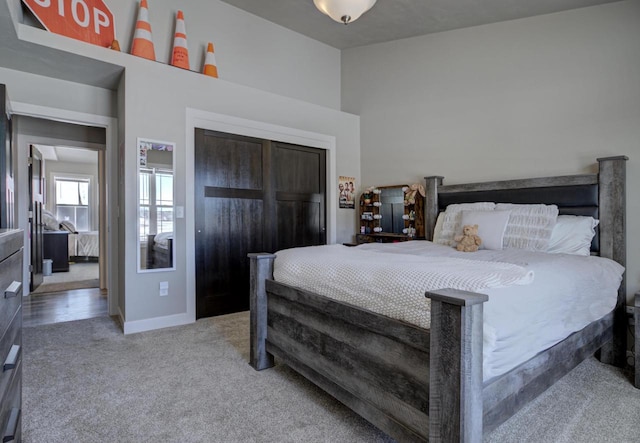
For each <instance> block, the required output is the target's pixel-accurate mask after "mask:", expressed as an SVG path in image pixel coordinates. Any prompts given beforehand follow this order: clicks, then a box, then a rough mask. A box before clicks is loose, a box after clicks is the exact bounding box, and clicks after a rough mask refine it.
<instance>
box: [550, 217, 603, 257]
mask: <svg viewBox="0 0 640 443" xmlns="http://www.w3.org/2000/svg"><path fill="white" fill-rule="evenodd" d="M598 223H600V220H596V219H595V218H593V217H585V216H580V215H559V216H558V219H557V220H556V225H555V226H554V227H553V232H552V233H551V239H550V240H549V248H548V249H547V252H551V253H554V254H574V255H591V241H592V240H593V237H594V236H595V235H596V226H598Z"/></svg>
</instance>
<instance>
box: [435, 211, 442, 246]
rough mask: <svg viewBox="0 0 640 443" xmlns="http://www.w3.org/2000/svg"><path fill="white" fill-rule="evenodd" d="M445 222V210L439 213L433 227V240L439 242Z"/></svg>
mask: <svg viewBox="0 0 640 443" xmlns="http://www.w3.org/2000/svg"><path fill="white" fill-rule="evenodd" d="M443 222H444V212H441V213H440V214H438V218H437V219H436V225H435V227H434V228H433V242H434V243H438V239H439V238H440V233H441V232H442V223H443Z"/></svg>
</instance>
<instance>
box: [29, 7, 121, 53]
mask: <svg viewBox="0 0 640 443" xmlns="http://www.w3.org/2000/svg"><path fill="white" fill-rule="evenodd" d="M22 2H23V3H24V4H25V5H27V7H28V8H29V9H30V10H31V12H33V14H34V15H35V16H36V18H37V19H38V20H39V21H40V23H42V26H44V27H45V29H46V30H47V31H49V32H53V33H55V34H61V35H65V36H67V37H71V38H75V39H77V40H82V41H85V42H88V43H93V44H94V45H98V46H102V47H109V46H111V43H112V42H113V40H114V39H115V38H116V27H115V23H114V20H113V14H112V13H111V10H110V9H109V7H108V6H107V5H106V4H105V3H104V2H103V1H102V0H22Z"/></svg>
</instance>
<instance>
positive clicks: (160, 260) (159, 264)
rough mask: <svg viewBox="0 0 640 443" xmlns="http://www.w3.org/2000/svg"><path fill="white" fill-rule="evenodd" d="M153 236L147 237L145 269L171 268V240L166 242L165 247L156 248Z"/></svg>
mask: <svg viewBox="0 0 640 443" xmlns="http://www.w3.org/2000/svg"><path fill="white" fill-rule="evenodd" d="M155 237H156V235H155V234H152V235H148V236H147V269H161V268H173V239H172V238H170V239H168V240H167V247H166V248H163V247H160V246H156V242H155V240H154V239H155Z"/></svg>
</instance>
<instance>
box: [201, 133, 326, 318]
mask: <svg viewBox="0 0 640 443" xmlns="http://www.w3.org/2000/svg"><path fill="white" fill-rule="evenodd" d="M195 141H196V143H195V175H196V176H195V206H196V210H195V216H196V220H195V235H196V238H195V240H196V244H195V254H196V257H195V261H196V318H202V317H210V316H213V315H221V314H227V313H230V312H238V311H244V310H247V309H249V260H248V259H247V254H248V253H250V252H275V251H277V250H278V249H284V248H290V247H294V246H308V245H317V244H323V243H325V207H324V206H325V190H324V189H325V151H324V150H320V149H313V148H305V147H300V146H294V145H287V144H283V143H273V142H270V141H267V140H259V139H252V138H248V137H241V136H235V135H230V134H223V133H218V132H213V131H205V130H201V129H197V130H196V140H195Z"/></svg>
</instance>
